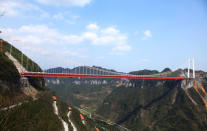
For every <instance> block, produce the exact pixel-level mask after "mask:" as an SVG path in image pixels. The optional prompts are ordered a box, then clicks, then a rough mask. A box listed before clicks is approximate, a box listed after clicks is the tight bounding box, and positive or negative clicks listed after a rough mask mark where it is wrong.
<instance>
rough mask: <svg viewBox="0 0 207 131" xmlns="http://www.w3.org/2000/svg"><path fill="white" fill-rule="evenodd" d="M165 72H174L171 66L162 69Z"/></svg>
mask: <svg viewBox="0 0 207 131" xmlns="http://www.w3.org/2000/svg"><path fill="white" fill-rule="evenodd" d="M163 72H172V70H171V69H170V68H165V69H163V70H162V73H163Z"/></svg>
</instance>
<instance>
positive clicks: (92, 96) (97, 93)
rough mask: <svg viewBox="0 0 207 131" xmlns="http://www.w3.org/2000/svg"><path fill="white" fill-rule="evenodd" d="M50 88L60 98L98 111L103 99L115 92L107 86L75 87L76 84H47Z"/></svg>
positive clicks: (85, 85)
mask: <svg viewBox="0 0 207 131" xmlns="http://www.w3.org/2000/svg"><path fill="white" fill-rule="evenodd" d="M47 86H48V88H50V89H51V90H52V91H54V92H56V93H57V95H59V96H60V98H61V99H62V100H63V101H64V102H66V103H68V104H72V105H75V106H78V107H81V105H82V106H86V105H87V106H88V107H90V109H93V110H94V109H96V108H97V107H98V105H99V104H100V103H102V101H103V99H104V98H105V97H106V96H107V95H108V94H110V92H111V91H112V90H113V89H112V88H109V87H107V86H106V85H88V84H82V85H74V84H65V83H64V84H62V83H61V84H51V83H49V84H47Z"/></svg>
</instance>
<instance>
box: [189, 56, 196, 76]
mask: <svg viewBox="0 0 207 131" xmlns="http://www.w3.org/2000/svg"><path fill="white" fill-rule="evenodd" d="M191 66H192V70H193V72H192V75H191V69H190V68H191ZM188 78H193V79H194V78H195V61H194V58H192V60H191V59H188Z"/></svg>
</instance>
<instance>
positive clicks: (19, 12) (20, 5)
mask: <svg viewBox="0 0 207 131" xmlns="http://www.w3.org/2000/svg"><path fill="white" fill-rule="evenodd" d="M0 7H1V8H0V12H4V15H5V16H8V17H15V16H25V15H28V14H29V15H28V16H30V15H31V14H34V12H37V13H38V14H39V15H38V16H40V17H49V14H48V13H47V12H46V11H44V10H43V9H41V8H39V7H38V6H36V5H34V4H31V3H29V2H27V1H25V0H18V1H12V0H0Z"/></svg>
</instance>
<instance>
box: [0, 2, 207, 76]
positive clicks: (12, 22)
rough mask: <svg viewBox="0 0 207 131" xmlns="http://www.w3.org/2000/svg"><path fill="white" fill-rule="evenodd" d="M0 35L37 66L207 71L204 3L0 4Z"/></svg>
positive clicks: (206, 28)
mask: <svg viewBox="0 0 207 131" xmlns="http://www.w3.org/2000/svg"><path fill="white" fill-rule="evenodd" d="M0 6H1V7H2V8H1V9H0V12H2V13H3V14H4V16H3V17H1V18H0V30H2V33H1V34H0V35H1V37H3V38H4V39H6V40H7V41H9V42H11V43H13V45H14V46H15V47H18V48H19V49H21V50H23V52H24V53H26V54H27V55H28V56H29V57H31V58H32V59H33V60H35V61H36V62H38V63H39V64H40V65H41V67H42V68H44V69H45V68H50V67H57V66H63V67H70V68H71V67H74V66H77V65H89V66H91V65H97V66H102V67H105V68H112V69H115V70H118V71H123V72H128V71H132V70H141V69H157V70H162V69H163V68H165V67H170V68H172V69H177V68H186V67H187V60H188V58H189V57H190V58H192V57H194V58H195V62H196V63H195V66H196V69H202V70H205V71H207V66H206V65H207V61H206V56H207V52H206V49H207V2H206V1H205V0H156V1H155V0H18V1H16V0H0Z"/></svg>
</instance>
